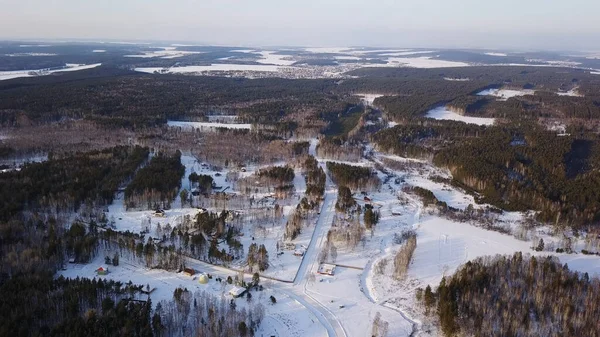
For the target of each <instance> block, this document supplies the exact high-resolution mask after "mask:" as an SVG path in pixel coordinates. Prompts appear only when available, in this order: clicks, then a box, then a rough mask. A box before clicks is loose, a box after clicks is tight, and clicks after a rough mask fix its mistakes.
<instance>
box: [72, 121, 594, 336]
mask: <svg viewBox="0 0 600 337" xmlns="http://www.w3.org/2000/svg"><path fill="white" fill-rule="evenodd" d="M479 122H481V121H479ZM491 123H493V119H492V121H491ZM210 124H213V125H214V123H210ZM224 125H232V124H224ZM485 125H489V124H485ZM310 144H311V145H310V148H309V153H311V154H315V147H316V144H317V140H316V139H312V140H311V142H310ZM386 160H395V161H398V162H400V163H403V164H405V165H404V166H398V167H403V168H401V169H400V168H391V167H388V168H386V169H385V170H382V171H378V172H377V175H378V177H379V178H380V179H381V181H383V182H384V183H383V184H382V186H381V187H380V188H379V189H377V190H374V191H372V192H369V194H368V196H369V198H370V199H371V204H372V205H373V207H374V208H376V209H377V210H378V211H379V212H380V214H381V219H380V221H379V223H378V224H377V225H376V226H375V229H374V230H373V231H372V232H371V231H369V230H367V231H366V233H365V238H364V241H363V242H361V243H359V244H358V245H357V246H355V247H350V246H347V245H346V244H345V243H343V242H336V243H334V244H335V245H336V247H337V254H336V255H337V256H336V257H335V258H333V257H331V254H330V256H329V257H328V258H327V261H328V262H334V263H336V264H338V267H337V268H336V272H335V275H333V276H324V275H320V274H317V273H316V271H317V268H318V266H319V262H318V258H319V255H320V252H321V251H322V249H323V247H324V246H325V243H326V240H327V233H328V231H329V229H330V228H331V226H332V223H333V221H334V218H335V217H336V212H335V207H334V205H335V201H336V195H337V189H336V187H335V186H334V184H333V183H332V182H331V181H330V179H329V178H328V179H327V184H326V186H327V187H326V193H325V197H324V201H323V206H322V208H321V211H320V212H319V215H318V216H316V215H314V218H311V220H310V221H309V222H310V224H309V225H308V226H306V227H304V228H303V230H302V233H301V234H300V236H299V237H298V238H297V239H296V240H294V243H295V244H296V246H297V247H301V246H304V247H305V249H306V250H305V255H304V257H303V258H300V257H297V256H293V255H292V254H291V253H292V252H291V251H284V254H283V255H281V256H279V257H277V255H276V253H275V252H276V248H275V245H276V243H277V241H279V240H281V238H282V234H283V228H284V225H285V222H286V221H287V217H288V216H289V215H290V214H291V212H292V211H293V209H294V208H295V205H296V204H297V202H298V201H299V198H300V197H301V196H302V194H303V193H304V191H305V189H306V186H305V182H304V177H303V176H302V175H301V174H300V171H298V170H297V171H296V172H295V173H296V175H295V178H294V185H295V188H296V194H295V195H294V196H293V197H292V198H291V199H290V200H287V201H286V202H285V203H284V204H282V205H283V215H282V217H281V218H280V219H276V220H274V221H273V223H265V224H263V226H262V227H263V228H264V230H261V231H259V232H257V231H256V230H255V229H256V227H255V224H253V223H251V222H247V223H244V226H243V229H242V232H243V234H244V235H243V236H240V237H239V238H238V239H239V240H240V241H241V242H242V244H243V245H244V247H245V249H247V247H248V246H249V244H250V243H252V242H254V243H257V244H259V245H260V244H264V245H265V246H266V247H267V249H268V252H269V261H270V267H269V269H267V271H266V272H264V273H262V275H263V276H274V277H277V278H282V279H285V280H288V281H289V282H279V281H276V280H267V279H263V281H262V284H263V285H264V286H265V288H266V290H265V291H264V292H263V293H264V295H258V294H256V293H253V296H256V295H258V296H257V298H258V299H255V297H253V299H255V300H258V301H260V302H261V303H264V304H265V307H266V309H267V317H266V318H265V320H264V321H263V324H261V326H260V328H259V330H258V333H257V336H260V335H265V336H270V335H276V336H340V337H341V336H357V337H358V336H361V337H362V336H369V335H371V328H372V322H373V319H374V317H375V315H376V314H377V313H379V314H380V315H381V318H382V320H384V321H386V322H388V324H389V327H388V329H389V332H388V336H398V337H403V336H407V337H408V336H412V335H413V328H414V326H419V324H420V323H421V322H420V319H422V318H423V317H422V316H420V312H419V310H416V308H417V304H416V303H415V300H414V291H415V289H416V288H417V287H423V288H424V287H425V286H426V285H428V284H429V285H432V286H436V285H437V284H438V283H439V281H440V280H441V278H442V277H443V276H444V275H450V274H451V273H452V272H453V271H455V270H456V268H458V267H459V266H460V265H461V264H463V263H465V262H466V261H469V260H471V259H473V258H476V257H479V256H485V255H494V254H513V253H514V252H516V251H522V252H524V253H532V254H533V251H532V250H531V247H532V245H533V243H532V242H531V240H527V241H521V240H517V239H516V238H515V237H514V236H512V235H507V234H501V233H499V232H495V231H489V230H485V229H483V228H481V227H478V226H477V223H461V222H457V221H453V220H449V219H447V218H445V217H442V216H440V215H439V213H437V212H435V211H433V209H432V208H424V206H423V204H422V202H421V201H420V200H419V199H418V198H417V197H416V196H414V195H412V194H408V193H406V192H405V191H404V190H403V188H404V187H410V186H419V187H422V188H426V189H428V190H430V191H431V192H432V193H433V194H434V195H435V196H436V198H437V199H438V200H440V201H443V202H446V203H447V204H448V206H451V207H453V208H457V209H461V210H464V209H465V208H467V207H468V206H469V205H473V206H474V208H475V209H483V208H485V206H486V205H477V204H476V203H475V199H474V197H473V196H472V195H469V194H467V193H466V192H465V191H463V190H461V189H459V188H456V187H454V186H452V185H450V184H447V183H445V182H444V181H445V180H447V179H449V178H451V176H450V173H449V172H448V171H447V170H443V169H439V168H436V167H434V166H432V165H431V164H430V163H429V162H427V161H423V160H415V159H406V158H402V157H398V156H392V155H385V154H382V153H379V152H377V151H374V155H373V159H371V160H367V159H363V160H361V161H360V162H358V163H347V164H351V165H361V166H370V167H374V166H375V165H374V164H375V163H377V164H379V165H384V166H385V163H386ZM325 162H326V161H325V160H319V165H320V166H324V165H325ZM182 163H183V164H184V165H185V167H186V172H185V176H184V178H183V179H182V188H188V187H189V186H188V182H187V176H188V175H189V174H190V173H191V172H197V173H199V174H210V175H212V176H215V173H216V172H214V171H212V170H211V169H210V168H207V167H206V166H203V165H201V163H199V162H198V161H197V160H196V159H195V158H194V157H192V156H190V155H183V156H182ZM390 166H391V164H390ZM394 167H396V166H394ZM259 168H260V167H247V172H244V173H243V175H242V176H243V177H251V176H252V174H253V172H256V170H258V169H259ZM384 171H385V173H384ZM227 172H228V171H227V169H224V170H223V171H222V172H221V174H222V175H221V176H220V177H215V179H217V181H216V184H218V185H222V186H227V187H230V188H229V190H230V191H232V192H233V193H239V191H234V190H233V188H234V187H235V186H233V185H231V184H230V183H229V182H227V181H225V176H226V174H227ZM436 178H437V179H436ZM440 178H441V179H440ZM355 197H356V199H357V202H358V203H359V204H360V205H361V206H364V205H365V201H364V199H363V196H362V195H360V194H358V193H357V194H356V195H355ZM120 198H121V199H119V198H117V200H115V203H114V204H113V205H112V206H110V207H109V216H110V217H111V218H115V219H114V220H115V227H116V228H117V229H118V230H128V229H129V230H131V231H134V232H139V231H140V230H141V228H142V226H141V223H142V221H143V220H144V219H147V218H148V216H149V215H150V214H151V212H149V211H125V209H124V207H123V202H122V197H120ZM251 210H252V209H251V208H250V209H248V210H245V211H248V212H249V211H251ZM195 212H198V210H197V209H194V208H189V207H182V205H181V202H180V200H179V198H176V200H174V201H173V204H172V209H171V210H167V212H166V217H165V218H152V223H153V225H154V226H155V225H156V223H158V222H159V221H162V222H164V223H166V222H170V223H171V224H173V223H176V222H177V221H179V220H180V219H181V217H183V216H185V215H193V214H194V213H195ZM494 216H495V217H496V218H495V223H496V224H498V225H502V226H504V227H506V228H508V229H510V230H513V229H515V228H517V227H518V226H519V225H520V223H521V222H522V221H523V220H524V216H525V215H524V214H522V213H516V212H513V213H507V212H505V213H504V214H502V215H494ZM411 229H412V230H415V231H416V233H417V248H416V250H415V253H414V257H413V261H412V263H411V265H410V267H409V270H408V274H407V277H406V279H405V280H403V281H397V280H395V279H394V278H393V277H392V269H393V256H394V255H395V253H396V252H397V251H398V249H399V248H400V245H398V244H397V243H395V240H394V236H395V234H399V233H401V232H403V231H405V230H411ZM542 234H543V233H541V234H540V235H542ZM547 238H548V240H549V241H551V238H550V237H548V236H546V237H544V240H545V241H546V239H547ZM106 254H109V255H110V254H114V252H106ZM535 254H543V255H546V254H549V253H548V252H540V253H537V252H536V253H535ZM553 254H554V253H553ZM103 255H104V254H103V253H101V254H100V256H99V257H98V258H97V259H96V260H95V261H94V262H93V263H91V264H88V265H76V264H70V265H69V266H68V267H67V270H64V271H62V272H61V274H62V275H65V276H69V277H76V276H86V277H94V275H95V274H94V270H95V269H96V268H97V267H98V266H99V265H100V264H102V262H103ZM557 256H558V257H559V258H560V260H561V261H562V262H564V263H568V264H569V267H570V268H572V269H574V270H579V271H582V272H583V271H585V272H588V273H589V274H590V276H597V275H600V258H599V257H597V256H587V255H582V254H576V255H575V254H573V255H567V254H558V255H557ZM383 259H387V260H388V265H387V267H385V268H383V269H384V270H383V272H380V270H379V269H381V268H377V266H378V265H379V263H380V261H382V260H383ZM188 263H189V266H190V267H192V268H195V269H196V270H198V271H200V272H207V273H210V274H212V275H213V276H222V277H226V276H229V275H231V276H232V277H233V276H235V274H236V273H235V271H232V270H229V269H227V268H224V267H218V266H213V265H209V264H206V263H203V262H201V261H197V260H191V259H189V260H188ZM242 264H243V261H236V262H234V263H233V265H232V267H235V268H242V267H243V266H242ZM109 268H110V267H109ZM103 277H107V278H114V279H116V280H121V281H123V282H127V281H129V280H132V281H133V283H137V284H142V285H146V284H149V285H150V287H151V288H156V290H155V291H154V292H153V293H152V295H151V297H152V299H153V301H154V303H157V302H158V301H159V300H161V299H170V298H171V297H172V294H173V290H174V289H175V288H176V287H179V286H185V287H187V288H188V289H190V290H196V289H204V290H206V291H209V292H211V293H213V294H215V295H217V296H227V295H224V294H225V293H226V292H227V291H228V290H229V288H230V286H228V285H222V284H218V283H217V282H216V281H215V280H214V278H213V279H212V280H210V281H209V283H208V284H207V285H200V284H199V283H198V282H197V280H194V279H193V278H190V277H188V276H184V275H182V274H177V273H172V272H166V271H160V270H149V269H146V268H143V267H141V266H140V263H139V262H136V261H126V260H122V261H121V265H120V266H118V267H113V268H112V269H111V271H110V273H109V274H108V275H107V276H103ZM247 277H248V278H249V277H250V276H249V275H247ZM291 281H293V283H291ZM271 294H273V296H275V297H276V298H277V304H276V305H270V304H268V303H267V302H268V297H269V296H270V295H271ZM236 302H237V304H238V305H246V304H242V302H243V303H246V300H245V299H243V300H237V301H236Z"/></svg>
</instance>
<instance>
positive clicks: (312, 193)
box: [302, 156, 327, 199]
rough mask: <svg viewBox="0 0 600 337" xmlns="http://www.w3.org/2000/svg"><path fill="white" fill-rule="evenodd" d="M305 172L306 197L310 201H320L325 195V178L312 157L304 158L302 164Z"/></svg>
mask: <svg viewBox="0 0 600 337" xmlns="http://www.w3.org/2000/svg"><path fill="white" fill-rule="evenodd" d="M302 168H303V169H304V172H305V177H304V180H305V181H306V195H307V196H308V197H309V198H312V199H320V198H322V197H323V195H324V194H325V181H326V180H327V176H326V175H325V172H324V171H323V169H322V168H321V167H320V166H319V163H318V162H317V160H316V159H315V157H313V156H309V157H307V158H306V160H305V161H304V163H303V164H302Z"/></svg>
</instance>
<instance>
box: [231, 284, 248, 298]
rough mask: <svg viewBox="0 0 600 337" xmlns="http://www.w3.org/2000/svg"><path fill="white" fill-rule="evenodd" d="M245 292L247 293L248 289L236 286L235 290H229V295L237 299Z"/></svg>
mask: <svg viewBox="0 0 600 337" xmlns="http://www.w3.org/2000/svg"><path fill="white" fill-rule="evenodd" d="M245 291H246V288H242V287H238V286H234V287H233V288H231V290H229V294H230V295H232V296H235V297H237V296H240V295H241V294H243V293H244V292H245Z"/></svg>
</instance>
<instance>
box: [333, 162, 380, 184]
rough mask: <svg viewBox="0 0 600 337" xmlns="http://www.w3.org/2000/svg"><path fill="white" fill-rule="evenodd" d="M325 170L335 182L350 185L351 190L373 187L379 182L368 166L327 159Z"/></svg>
mask: <svg viewBox="0 0 600 337" xmlns="http://www.w3.org/2000/svg"><path fill="white" fill-rule="evenodd" d="M327 170H328V171H329V173H331V179H332V180H333V181H334V182H335V183H336V184H338V185H339V186H347V187H350V188H352V189H353V190H357V189H374V188H378V187H379V185H380V184H381V181H380V180H379V178H378V177H377V175H376V174H375V172H374V171H372V170H371V169H370V168H368V167H363V166H354V165H348V164H343V163H336V162H331V161H328V162H327Z"/></svg>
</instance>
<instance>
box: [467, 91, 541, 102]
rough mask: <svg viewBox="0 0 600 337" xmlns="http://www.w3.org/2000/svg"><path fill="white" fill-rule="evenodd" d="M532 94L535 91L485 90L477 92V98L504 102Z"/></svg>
mask: <svg viewBox="0 0 600 337" xmlns="http://www.w3.org/2000/svg"><path fill="white" fill-rule="evenodd" d="M534 93H535V91H534V90H531V89H522V90H512V89H486V90H483V91H481V92H478V93H477V96H494V97H498V98H499V99H498V100H499V101H506V100H508V99H509V98H511V97H517V96H525V95H533V94H534Z"/></svg>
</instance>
